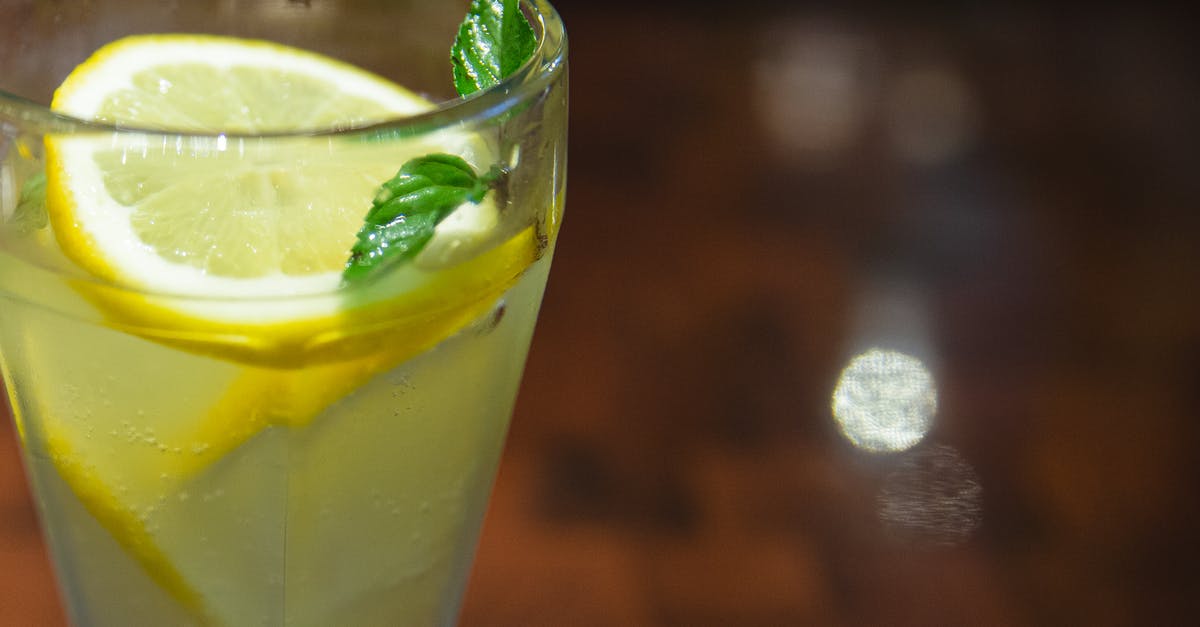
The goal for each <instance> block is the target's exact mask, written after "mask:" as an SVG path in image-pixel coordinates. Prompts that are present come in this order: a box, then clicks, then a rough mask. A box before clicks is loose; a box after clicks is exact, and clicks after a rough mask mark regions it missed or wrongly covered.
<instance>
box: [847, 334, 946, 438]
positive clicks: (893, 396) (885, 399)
mask: <svg viewBox="0 0 1200 627" xmlns="http://www.w3.org/2000/svg"><path fill="white" fill-rule="evenodd" d="M832 406H833V417H834V419H835V420H837V423H838V426H839V427H840V428H841V431H842V434H843V435H845V436H846V439H848V440H850V442H852V443H853V444H854V445H855V446H857V447H859V448H861V449H864V450H867V451H871V452H895V451H904V450H907V449H909V448H912V447H913V446H914V445H916V444H917V442H920V441H921V438H923V437H925V434H926V433H927V432H928V431H929V428H930V427H931V426H932V424H933V414H934V412H935V411H936V409H937V391H936V390H935V388H934V381H933V376H932V375H930V373H929V369H928V368H926V367H925V364H923V363H922V362H921V360H920V359H917V358H916V357H913V356H911V355H906V354H904V353H900V352H896V351H888V350H880V349H872V350H869V351H867V352H865V353H863V354H861V355H859V356H857V357H855V358H854V359H853V360H851V361H850V363H849V364H848V365H847V366H846V368H845V369H844V370H842V374H841V377H839V378H838V383H837V387H835V388H834V390H833V401H832Z"/></svg>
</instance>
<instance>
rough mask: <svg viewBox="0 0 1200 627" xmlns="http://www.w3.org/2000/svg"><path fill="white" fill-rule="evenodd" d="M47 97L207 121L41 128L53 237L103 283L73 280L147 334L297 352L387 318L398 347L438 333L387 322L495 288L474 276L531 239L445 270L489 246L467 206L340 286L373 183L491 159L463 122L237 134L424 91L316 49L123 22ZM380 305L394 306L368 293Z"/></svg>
mask: <svg viewBox="0 0 1200 627" xmlns="http://www.w3.org/2000/svg"><path fill="white" fill-rule="evenodd" d="M52 106H53V108H54V109H55V110H57V111H60V112H63V113H68V114H71V115H74V116H77V117H81V118H92V119H97V120H103V121H107V122H110V123H116V124H120V125H127V126H134V127H146V128H169V129H173V130H184V131H196V132H203V133H209V135H191V136H187V135H184V136H178V137H172V136H162V135H155V134H138V133H97V134H82V135H79V134H76V135H71V136H51V137H48V138H47V140H46V155H47V211H48V214H49V216H50V222H51V225H52V227H53V230H54V233H55V236H56V237H57V240H58V242H59V244H60V247H61V248H62V250H63V251H64V252H65V253H66V255H67V256H68V257H70V258H71V259H72V260H74V261H75V262H76V263H77V264H78V265H79V266H81V267H82V268H84V269H85V270H87V271H88V272H89V273H91V274H92V275H94V276H96V277H98V278H100V279H102V282H101V284H97V285H90V284H87V283H86V282H82V283H81V285H80V286H79V289H80V291H81V292H83V293H84V294H85V295H86V296H88V297H89V298H90V299H91V300H92V301H93V302H95V303H96V304H97V305H98V306H99V307H100V308H101V309H102V310H103V311H105V312H106V313H107V314H108V315H109V317H110V318H111V320H112V322H113V323H114V324H115V325H118V326H120V327H122V328H123V329H125V330H128V331H131V332H134V333H138V334H140V335H143V336H146V337H152V338H154V339H155V340H157V341H163V342H168V343H173V344H175V345H177V346H181V347H184V348H188V349H190V350H195V351H198V352H202V353H207V354H212V355H216V356H218V357H222V358H227V359H233V360H238V361H243V362H247V363H254V364H257V365H266V366H272V367H280V368H295V367H301V366H304V365H308V364H311V363H317V362H327V361H330V360H336V359H346V358H353V357H358V356H361V353H358V354H351V353H353V352H354V351H353V350H352V349H353V348H354V346H355V345H356V343H355V342H349V341H346V337H347V335H350V333H348V331H347V330H348V329H362V328H366V327H371V326H378V325H379V324H383V321H385V320H386V321H388V324H391V325H392V326H393V328H392V329H391V331H392V332H393V335H399V336H401V337H403V338H411V341H409V340H402V342H405V343H410V344H411V346H410V347H409V349H408V350H407V351H398V352H410V353H411V352H413V351H415V350H420V349H422V348H424V347H427V346H428V345H429V344H430V338H431V337H432V339H433V340H434V341H436V340H437V339H440V337H445V335H446V334H447V333H448V332H451V331H452V330H453V329H451V328H445V329H440V330H435V329H431V328H429V325H428V324H426V323H424V322H422V323H421V326H422V328H420V329H414V330H411V331H405V330H403V329H397V328H394V327H395V325H403V323H404V320H405V319H416V318H420V319H428V318H429V315H428V314H430V313H445V312H446V311H448V310H449V311H453V310H454V309H456V308H462V309H464V311H465V310H467V309H470V310H475V309H478V307H479V304H480V303H479V297H480V296H485V297H486V296H492V297H494V295H491V294H487V290H485V291H484V292H482V293H481V292H479V291H478V289H477V287H478V284H479V283H480V282H481V281H479V280H478V279H479V277H483V279H484V280H483V281H482V282H483V283H493V282H497V281H498V282H500V283H503V282H504V279H505V278H506V277H503V276H500V275H502V274H505V273H509V276H508V277H507V278H509V279H511V277H512V276H513V274H511V273H512V271H513V266H520V265H523V264H527V263H528V260H529V257H530V253H531V252H532V240H531V239H530V238H529V236H528V235H527V234H523V235H519V236H518V239H521V240H522V241H524V242H525V244H526V245H525V246H524V248H523V249H521V250H514V247H512V246H509V247H507V248H506V250H509V251H511V252H514V253H515V257H510V258H507V259H492V260H491V261H487V262H482V263H478V262H477V263H474V267H473V268H472V270H471V272H467V273H458V275H459V276H460V277H464V276H465V277H468V278H469V279H470V281H469V282H470V283H472V284H471V285H468V286H463V285H459V284H457V283H456V280H454V279H449V280H448V279H447V277H446V276H443V274H442V273H441V272H440V269H441V268H444V267H446V266H452V265H456V264H459V263H461V262H462V261H463V260H464V259H465V258H466V257H468V256H469V255H465V254H462V253H464V252H471V253H477V252H479V251H480V250H482V249H483V248H486V246H480V245H478V244H479V243H480V242H484V243H486V244H496V243H497V242H489V241H488V240H487V234H489V233H493V232H495V231H496V229H495V228H494V226H495V225H496V223H497V222H498V217H497V216H498V211H497V209H496V207H495V206H494V205H493V204H492V203H491V202H488V201H485V202H484V203H482V204H480V205H465V206H464V207H463V208H462V209H460V210H459V211H456V212H455V213H454V214H452V215H451V216H450V217H449V218H448V219H447V220H446V221H444V223H443V225H441V226H439V229H438V233H437V234H436V235H435V237H434V239H433V241H431V242H430V243H429V245H428V246H427V251H428V252H427V253H425V254H423V255H422V256H420V257H419V258H418V259H417V263H415V264H413V268H411V269H407V270H406V271H404V272H400V273H398V275H399V276H396V277H392V278H391V279H390V282H389V283H388V284H387V285H382V286H375V287H374V288H373V290H359V291H358V292H356V293H354V294H352V295H347V294H345V293H339V292H337V290H336V288H337V287H338V285H339V282H340V273H341V270H342V269H343V267H344V264H345V260H346V259H347V257H348V254H349V249H350V247H351V245H352V244H353V242H354V237H355V233H356V232H357V231H358V228H359V227H360V226H361V224H362V219H363V216H364V215H365V213H366V210H367V209H368V208H369V207H370V206H371V199H372V198H373V196H374V194H375V192H376V190H377V189H378V188H379V185H380V184H381V183H382V182H383V181H385V180H387V179H389V178H390V177H391V176H392V175H394V174H395V172H396V170H397V169H398V168H399V166H400V165H401V164H402V163H404V162H405V161H407V160H408V159H411V158H413V157H416V156H419V155H422V154H428V153H430V152H450V153H454V154H458V155H460V156H462V157H464V158H465V159H467V160H468V161H469V162H477V163H476V166H477V167H478V165H479V163H478V162H481V161H484V160H486V159H490V156H489V155H488V154H487V151H486V148H485V147H484V146H483V142H481V141H480V140H479V139H477V138H476V137H473V136H471V135H468V134H465V133H457V134H456V133H452V132H440V133H434V134H430V135H429V136H428V137H424V138H421V139H411V138H410V139H406V140H404V141H363V140H361V139H351V138H343V137H340V136H331V137H323V136H316V137H303V136H301V137H288V138H274V139H271V140H268V141H257V140H254V139H250V138H248V137H246V136H239V135H236V134H234V133H264V132H265V133H271V132H283V131H289V130H294V129H321V128H334V127H339V126H354V125H361V124H366V123H368V122H371V121H378V120H383V119H389V118H395V117H397V116H404V115H408V114H412V113H416V112H419V111H424V110H426V109H428V108H429V107H430V106H431V105H430V104H429V103H428V102H426V101H425V100H423V99H422V98H420V97H419V96H417V95H415V94H413V93H412V92H409V91H408V90H405V89H403V88H401V87H398V86H396V85H393V84H391V83H389V82H387V81H385V80H384V79H382V78H379V77H377V76H374V75H372V74H369V73H367V72H365V71H363V70H360V69H357V68H354V67H352V66H350V65H347V64H345V63H341V62H339V61H336V60H333V59H329V58H326V57H322V56H319V55H316V54H313V53H309V52H305V51H301V50H297V49H294V48H289V47H285V46H281V45H277V44H272V43H267V42H261V41H246V40H239V39H231V38H224V37H214V36H198V35H146V36H134V37H129V38H126V39H121V40H118V41H117V42H114V43H112V44H109V45H107V46H105V47H104V48H102V49H100V50H99V51H98V52H96V53H95V54H94V55H93V56H92V57H91V58H90V59H88V60H87V61H86V62H84V63H83V64H81V65H80V66H79V67H78V68H76V69H75V71H74V72H72V73H71V75H70V76H69V77H68V78H67V79H66V81H64V83H63V84H62V86H61V87H60V88H59V89H58V91H57V92H56V93H55V97H54V101H53V104H52ZM216 132H227V133H229V134H227V135H215V136H214V135H211V133H216ZM518 272H519V270H518ZM112 286H117V287H119V288H130V289H113V287H112ZM464 287H466V288H468V289H464ZM131 290H132V291H131ZM397 294H400V295H402V296H401V297H400V298H397V297H396V295H397ZM414 295H415V296H414ZM385 301H391V302H392V305H391V306H387V305H384V306H380V303H381V302H385ZM430 307H433V309H434V310H435V311H430V310H429V308H430ZM452 318H455V316H453V315H451V316H449V317H447V316H442V319H452ZM435 326H436V325H435ZM438 336H440V337H438ZM357 345H358V346H367V347H369V346H371V344H370V343H369V342H358V343H357Z"/></svg>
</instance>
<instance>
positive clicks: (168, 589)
mask: <svg viewBox="0 0 1200 627" xmlns="http://www.w3.org/2000/svg"><path fill="white" fill-rule="evenodd" d="M466 4H467V3H466V2H432V1H429V0H419V1H408V0H405V1H401V0H396V1H389V0H306V1H304V2H294V1H285V0H272V1H267V0H262V1H258V0H191V1H188V2H161V1H158V0H153V1H151V0H147V1H133V0H120V1H117V0H114V1H110V2H87V3H71V2H56V1H49V0H46V1H40V0H39V1H24V0H8V1H6V2H4V3H3V5H0V209H2V216H3V221H4V223H3V225H2V227H0V355H2V365H3V374H4V382H5V385H6V388H7V391H8V399H9V402H10V405H11V409H12V414H13V416H14V420H15V423H16V427H17V430H18V433H19V434H20V438H21V444H22V452H23V455H24V462H25V465H26V468H27V469H28V473H29V476H30V479H31V483H32V486H31V488H32V491H33V494H34V496H35V500H36V502H37V505H38V509H39V513H40V516H41V520H42V523H43V528H44V531H45V534H46V537H47V540H48V544H49V546H50V549H51V554H52V558H53V561H54V563H55V570H56V573H57V576H58V580H59V583H60V588H61V592H62V595H63V598H64V602H65V604H66V606H67V609H68V614H69V616H70V618H71V621H72V623H73V624H76V625H122V626H123V625H132V624H138V625H297V626H299V625H334V624H338V625H389V626H391V625H406V626H414V625H450V624H453V623H454V622H455V619H456V616H457V613H458V608H459V605H460V601H461V598H462V595H463V592H464V587H465V584H466V580H467V575H468V571H469V568H470V563H471V559H472V555H473V552H474V546H475V544H476V541H477V537H478V532H479V527H480V525H481V522H482V517H483V512H484V510H485V508H486V501H487V496H488V493H489V491H490V488H491V485H492V481H493V479H494V475H495V471H496V466H497V463H498V460H499V456H500V452H501V449H502V444H503V440H504V435H505V432H506V430H507V425H508V421H509V418H510V415H511V412H512V408H513V403H514V401H515V397H516V393H517V388H518V384H519V380H520V376H521V371H522V368H523V364H524V360H525V356H526V353H527V350H528V346H529V342H530V338H531V336H532V333H533V327H534V321H535V318H536V316H537V311H538V307H539V304H540V302H541V296H542V291H543V289H544V286H545V282H546V277H547V273H548V271H549V264H550V259H551V257H552V254H553V250H554V244H555V240H556V236H557V233H558V227H559V224H560V221H561V216H562V200H563V194H564V185H565V172H566V170H565V168H566V156H565V154H566V153H565V151H566V107H567V105H566V103H567V96H566V90H567V80H566V39H565V33H564V31H563V27H562V24H561V22H560V20H559V18H558V16H557V14H556V13H555V12H554V10H553V9H552V8H551V7H550V6H549V5H548V4H546V3H545V2H542V1H541V0H535V1H532V2H526V3H524V4H523V9H524V11H525V12H526V15H527V16H528V17H530V21H531V23H533V25H534V29H535V31H536V32H537V34H538V42H539V43H538V48H537V50H536V52H535V54H534V58H533V59H532V61H531V62H530V63H529V64H527V65H526V66H524V67H523V68H522V69H521V70H519V71H518V72H517V73H516V74H514V75H513V76H511V77H510V78H509V79H507V80H506V81H505V82H503V83H502V84H500V85H498V86H497V87H495V88H492V89H489V90H487V91H485V92H482V93H479V94H476V95H474V96H473V97H471V98H468V99H458V98H456V97H455V96H454V93H453V87H452V83H451V79H450V67H449V62H448V51H449V46H450V44H451V42H452V41H453V37H454V35H455V33H456V32H457V24H458V23H459V22H460V21H461V19H462V16H463V15H464V14H465V9H466ZM175 32H183V33H209V34H219V35H229V36H237V37H248V38H258V39H265V40H270V41H274V42H278V43H282V44H288V45H292V46H296V47H299V48H303V49H306V50H311V51H314V52H318V53H322V54H325V55H329V56H331V57H334V58H337V59H340V60H343V61H346V62H349V63H351V64H353V65H356V66H358V67H360V68H364V69H366V70H368V71H370V72H373V73H376V74H378V75H380V76H383V77H385V78H387V79H389V80H391V81H394V82H396V83H398V84H400V85H404V86H406V87H408V88H409V89H411V90H413V91H415V92H417V93H419V94H422V95H423V96H425V97H426V98H427V99H429V100H430V101H431V102H433V103H435V104H434V106H432V107H431V108H430V109H429V110H428V111H425V112H423V113H420V114H416V115H412V116H409V117H404V118H401V119H384V120H364V121H358V122H355V123H354V124H351V125H348V127H345V128H309V129H303V130H301V131H288V132H287V133H272V134H267V135H251V134H245V133H242V134H239V133H235V132H225V133H222V132H219V131H216V130H213V131H205V132H197V131H194V130H193V131H189V132H178V131H177V132H172V131H170V130H162V129H130V128H118V127H115V126H110V125H105V124H97V123H93V122H88V121H84V120H79V119H73V118H71V117H66V116H61V115H57V114H55V113H54V112H52V111H51V110H50V108H49V103H50V101H51V99H52V97H53V93H54V90H55V87H56V86H57V85H59V84H60V83H61V81H62V80H63V79H64V78H65V77H66V76H67V74H68V73H70V72H71V70H72V69H73V68H74V67H75V66H76V65H77V64H78V63H80V62H82V61H83V60H84V59H86V58H87V57H88V56H89V55H90V54H91V52H92V51H93V50H95V49H97V48H99V47H100V46H102V45H104V44H106V43H108V42H110V41H113V40H116V39H118V38H120V37H123V36H126V35H130V34H139V33H175ZM70 142H84V143H87V142H90V143H87V144H86V145H89V146H93V147H95V146H102V147H103V149H100V148H96V149H95V154H96V155H97V156H96V160H97V161H99V160H101V159H102V155H107V156H108V157H110V159H109V162H108V166H107V167H109V168H110V170H109V171H110V173H115V174H114V175H115V176H118V177H119V176H120V175H121V173H122V172H123V170H122V168H125V167H127V162H128V164H129V165H128V167H130V168H132V167H134V165H133V164H135V163H140V164H141V166H142V167H143V168H144V166H145V164H146V163H147V162H154V163H159V162H164V160H166V161H169V163H170V168H168V170H170V171H179V170H180V169H183V168H201V167H203V168H208V169H210V170H212V171H217V172H221V171H223V170H222V168H227V169H228V171H229V172H230V173H232V172H235V171H240V170H239V169H245V168H246V167H268V166H269V167H270V168H272V169H273V170H272V171H274V172H283V173H285V174H286V173H288V172H291V173H293V174H294V173H295V172H310V171H312V167H313V163H314V162H316V163H318V164H324V163H333V164H341V165H344V164H346V163H350V164H353V166H354V167H360V165H361V167H362V168H363V171H364V175H369V176H373V177H376V178H377V179H379V182H382V180H384V179H386V178H387V177H388V176H390V175H391V174H392V173H394V172H395V171H396V169H397V168H398V167H399V165H400V163H402V162H403V161H404V160H405V159H407V158H410V157H411V156H414V155H419V154H425V153H429V152H433V151H438V152H448V153H453V154H455V155H458V156H461V157H463V158H464V159H466V160H467V161H468V162H469V163H470V164H471V165H472V166H473V167H475V168H476V169H477V170H479V171H483V170H486V169H487V168H488V167H489V166H490V165H492V164H497V163H498V164H502V165H504V166H506V167H507V168H508V172H507V174H506V175H505V176H504V177H503V179H502V183H501V185H500V189H498V190H497V191H496V192H495V199H494V201H493V202H495V203H496V205H497V206H498V207H499V210H498V215H499V218H498V222H497V223H496V224H495V225H494V226H493V227H492V228H491V229H490V230H488V231H487V233H486V234H485V235H484V236H478V235H476V236H474V237H475V239H471V240H463V241H458V240H454V239H453V238H452V237H451V238H450V239H449V240H446V241H443V242H441V246H440V248H439V250H438V251H437V252H436V254H434V253H431V254H429V255H424V256H423V257H418V259H417V260H416V261H414V262H412V263H410V264H407V265H405V266H404V267H403V268H400V269H398V270H396V271H393V272H391V273H390V274H388V275H387V276H385V277H383V278H381V279H379V280H377V281H374V282H371V283H369V284H368V285H366V286H365V287H356V288H353V289H347V288H339V289H334V290H329V289H326V288H320V287H314V288H311V289H298V290H295V291H294V292H293V293H288V294H283V295H279V294H271V295H262V294H258V293H256V292H255V290H254V289H248V290H245V293H240V294H236V295H230V294H226V293H222V294H209V293H204V292H203V291H202V290H201V292H200V293H197V291H196V289H195V288H187V289H185V288H183V287H181V288H180V289H179V290H175V289H173V288H171V287H166V288H155V289H147V288H145V287H131V286H130V285H129V284H127V283H126V282H124V281H123V280H121V279H120V278H113V277H112V276H104V275H103V273H99V274H98V273H97V272H96V270H95V268H94V267H93V268H91V269H90V270H88V269H85V268H84V267H81V265H80V263H78V259H79V256H78V255H77V254H76V255H72V254H70V253H69V252H64V248H65V247H68V246H71V245H74V244H73V243H72V242H71V241H70V238H69V237H67V238H64V236H63V235H62V230H63V229H61V228H60V229H56V228H55V225H56V224H59V225H60V226H61V225H62V223H61V222H56V220H59V221H61V220H62V218H61V216H60V217H57V218H56V217H55V215H56V214H54V212H53V210H50V212H49V213H50V214H51V215H50V216H49V217H47V208H46V207H47V206H49V205H53V204H54V198H55V194H56V193H57V192H55V191H54V190H55V187H56V186H62V185H63V184H64V183H63V182H62V179H63V178H65V175H59V176H60V178H59V179H57V180H56V179H54V176H53V175H51V176H50V177H49V180H48V179H47V178H46V177H45V174H46V173H47V168H48V167H51V168H53V167H59V166H61V164H62V163H63V162H62V159H63V158H62V156H61V154H59V155H58V156H56V154H57V153H55V150H58V151H59V153H66V152H67V149H66V148H63V147H64V146H70V145H71V143H70ZM56 146H57V148H54V147H56ZM56 159H58V160H59V161H57V162H56ZM155 160H158V161H155ZM56 163H59V165H57V166H56V165H55V164H56ZM62 167H67V166H62ZM171 168H173V170H171ZM306 168H307V169H306ZM130 172H133V170H130ZM138 172H145V170H144V169H143V170H138ZM230 176H231V177H232V176H233V174H230ZM218 179H219V177H218ZM106 180H107V179H106ZM144 182H145V183H146V184H148V185H151V186H152V185H153V180H148V181H144ZM231 184H232V183H231ZM218 187H219V186H218ZM39 188H40V189H42V190H48V191H42V192H41V194H43V195H44V196H45V198H49V200H45V199H43V197H42V196H39ZM202 191H203V190H202ZM59 202H61V201H59ZM204 202H205V197H204V193H198V194H197V195H196V197H195V199H194V203H195V204H196V208H197V210H199V209H200V208H201V206H202V205H203V203H204ZM368 207H369V199H367V203H366V205H365V206H363V207H362V212H363V213H364V214H365V211H366V209H367V208H368ZM84 209H87V208H86V207H82V206H81V207H79V208H78V209H77V210H78V211H83V210H84ZM304 217H305V216H304V215H303V214H300V215H297V216H291V219H292V220H295V221H302V220H303V219H304ZM64 228H65V227H64ZM316 228H319V227H316ZM436 241H438V240H435V242H436ZM64 242H65V243H64ZM431 246H432V244H431ZM83 265H87V264H83ZM296 318H301V319H302V320H303V321H302V322H301V323H295V319H296ZM197 319H199V320H201V321H203V323H200V324H198V323H197V322H196V320H197Z"/></svg>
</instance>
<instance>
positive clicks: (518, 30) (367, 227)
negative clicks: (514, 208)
mask: <svg viewBox="0 0 1200 627" xmlns="http://www.w3.org/2000/svg"><path fill="white" fill-rule="evenodd" d="M536 46H537V37H536V35H535V34H534V32H533V27H532V26H530V24H529V20H527V19H526V18H525V14H524V13H522V12H521V8H520V2H519V0H472V2H471V6H470V8H469V9H468V10H467V17H466V19H464V20H463V23H462V25H461V26H459V29H458V36H457V37H456V38H455V39H454V45H453V46H452V47H451V49H450V59H451V61H452V63H453V70H454V88H455V89H457V90H458V93H459V95H460V96H464V97H465V96H467V95H470V94H472V93H474V92H476V91H478V90H481V89H486V88H488V87H491V86H493V85H496V84H497V83H499V82H500V81H502V80H504V79H505V78H506V77H507V76H509V75H510V74H512V73H513V72H515V71H517V70H518V69H520V67H521V66H522V65H524V64H525V62H526V61H528V60H529V58H530V57H532V56H533V51H534V48H535V47H536ZM503 171H504V167H502V166H500V165H493V166H492V167H491V169H490V170H489V171H488V172H487V173H485V174H483V175H477V174H476V173H475V170H474V169H472V168H471V166H470V164H468V163H467V162H466V161H464V160H463V159H462V158H460V157H456V156H454V155H446V154H432V155H426V156H424V157H418V158H416V159H412V160H410V161H408V162H406V163H405V164H404V165H403V166H401V168H400V171H399V172H398V173H397V174H396V176H395V177H394V178H392V179H391V180H389V181H387V182H386V183H384V184H383V186H382V187H380V189H379V193H378V194H377V195H376V196H375V200H374V201H373V202H372V205H371V209H370V210H369V211H368V212H367V217H366V219H365V221H364V224H363V226H362V228H361V229H360V230H359V232H358V236H357V241H356V242H355V244H354V247H353V248H352V249H351V251H350V260H349V261H347V262H346V269H345V271H344V272H343V273H342V279H343V281H345V282H347V283H352V282H356V281H361V280H364V279H366V278H368V277H372V276H376V275H378V274H379V273H381V272H382V271H384V270H386V269H387V268H391V267H393V266H395V265H397V264H399V263H400V262H404V261H407V260H409V259H412V258H413V257H415V256H417V253H420V252H421V249H423V248H424V247H425V245H426V244H428V243H429V240H431V239H432V238H433V234H434V231H435V229H436V228H437V225H438V223H440V222H441V221H442V220H443V219H445V218H446V217H447V216H449V215H450V214H451V213H453V212H454V210H455V209H457V208H458V207H459V206H461V205H462V204H463V203H464V202H467V201H470V202H473V203H476V204H478V203H479V202H480V201H482V200H483V197H484V196H485V195H486V194H487V193H488V190H489V189H490V188H491V186H492V185H493V184H494V183H495V182H496V181H497V180H498V179H499V178H500V175H501V173H502V172H503Z"/></svg>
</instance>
